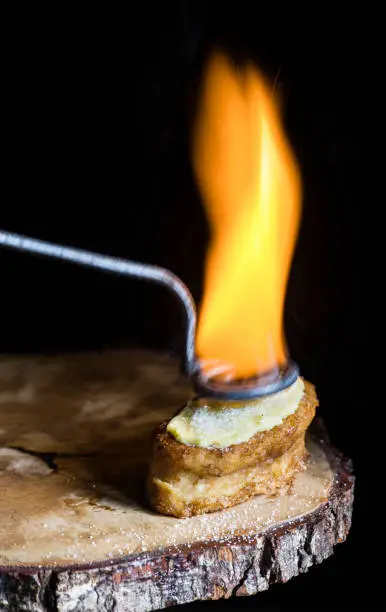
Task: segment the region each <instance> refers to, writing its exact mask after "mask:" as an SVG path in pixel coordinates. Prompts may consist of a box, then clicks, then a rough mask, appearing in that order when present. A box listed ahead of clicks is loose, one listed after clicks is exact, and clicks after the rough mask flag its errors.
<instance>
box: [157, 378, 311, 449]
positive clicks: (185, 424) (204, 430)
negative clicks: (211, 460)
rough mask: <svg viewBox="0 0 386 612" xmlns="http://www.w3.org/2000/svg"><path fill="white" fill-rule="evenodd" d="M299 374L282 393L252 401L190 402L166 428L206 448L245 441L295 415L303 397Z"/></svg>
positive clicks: (185, 439) (302, 384) (189, 442)
mask: <svg viewBox="0 0 386 612" xmlns="http://www.w3.org/2000/svg"><path fill="white" fill-rule="evenodd" d="M303 393H304V383H303V381H302V379H301V378H300V377H299V378H298V379H297V380H296V381H295V382H294V383H293V385H291V386H290V387H288V389H284V390H283V391H280V392H279V393H276V394H273V395H268V396H266V397H263V398H260V399H257V400H254V401H253V402H249V403H246V402H245V403H238V404H231V405H225V404H218V403H217V404H215V403H213V404H212V403H211V404H209V403H207V402H205V401H202V400H201V401H199V402H197V401H194V400H193V401H191V402H189V403H188V404H187V405H186V406H185V408H184V409H183V410H182V411H181V412H180V413H179V414H178V415H177V416H175V417H174V418H173V419H172V420H171V421H170V422H169V424H168V426H167V430H168V431H169V432H170V433H171V434H172V435H173V436H174V437H175V438H176V440H178V441H179V442H182V443H183V444H187V445H191V446H200V447H204V448H213V447H214V448H226V447H228V446H231V445H232V444H241V443H242V442H246V441H247V440H249V439H250V438H251V437H252V436H254V435H255V434H256V433H258V432H260V431H268V430H269V429H272V428H273V427H276V426H277V425H281V423H282V422H283V420H284V419H285V418H286V417H288V416H289V415H291V414H293V413H294V412H295V411H296V409H297V407H298V406H299V402H300V400H301V399H302V397H303Z"/></svg>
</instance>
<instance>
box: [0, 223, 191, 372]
mask: <svg viewBox="0 0 386 612" xmlns="http://www.w3.org/2000/svg"><path fill="white" fill-rule="evenodd" d="M0 246H4V247H8V248H11V249H16V250H18V251H26V252H29V253H34V254H37V255H44V256H46V257H51V258H54V259H62V260H64V261H69V262H71V263H76V264H79V265H82V266H87V267H90V268H99V269H100V270H103V271H104V272H113V273H115V274H123V275H124V276H130V277H132V278H137V279H139V280H147V281H150V282H153V283H156V284H159V285H163V286H164V287H167V288H168V289H169V290H170V291H172V292H173V293H174V294H175V295H177V297H178V298H179V300H180V302H181V303H182V306H183V308H184V311H185V315H186V345H185V363H184V368H185V371H186V373H187V374H189V375H191V374H192V373H193V372H194V370H195V363H196V360H195V337H196V324H197V314H196V306H195V303H194V300H193V297H192V295H191V293H190V291H189V289H188V288H187V286H186V285H185V284H184V283H183V282H182V280H181V279H180V278H178V276H176V275H175V274H173V272H170V271H169V270H166V269H165V268H161V267H159V266H153V265H150V264H143V263H137V262H134V261H130V260H127V259H120V258H118V257H111V256H109V255H101V254H99V253H93V252H91V251H84V250H82V249H74V248H72V247H66V246H61V245H58V244H55V243H52V242H45V241H43V240H37V239H35V238H28V237H27V236H21V235H19V234H15V233H12V232H7V231H4V230H0Z"/></svg>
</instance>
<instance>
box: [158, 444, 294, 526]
mask: <svg viewBox="0 0 386 612" xmlns="http://www.w3.org/2000/svg"><path fill="white" fill-rule="evenodd" d="M305 457H306V450H305V445H304V434H303V435H301V436H299V437H298V439H297V440H296V441H295V442H294V444H293V445H292V447H291V448H289V449H288V450H287V451H286V452H285V453H283V454H282V455H281V456H280V457H277V458H276V459H269V460H267V461H265V462H263V463H260V464H257V465H256V466H253V467H249V468H245V469H242V470H239V471H238V472H234V473H232V474H225V475H224V476H220V477H216V476H214V477H211V478H198V477H197V476H196V475H194V474H192V473H189V472H180V473H175V477H174V478H173V479H172V480H171V481H166V480H163V479H160V478H157V477H154V475H153V474H150V477H149V482H148V495H149V499H150V503H151V506H152V507H153V508H154V510H156V511H157V512H160V513H161V514H165V515H171V516H176V517H189V516H194V515H197V514H204V513H206V512H216V511H218V510H222V509H224V508H229V507H231V506H235V505H236V504H240V503H242V502H244V501H246V500H247V499H250V498H251V497H253V496H255V495H263V494H266V495H273V494H275V493H278V492H287V490H288V488H289V487H290V486H291V484H292V480H293V477H294V475H295V474H296V473H297V472H298V471H300V470H302V469H304V467H305Z"/></svg>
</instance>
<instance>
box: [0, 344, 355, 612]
mask: <svg viewBox="0 0 386 612" xmlns="http://www.w3.org/2000/svg"><path fill="white" fill-rule="evenodd" d="M190 396H191V389H190V385H189V381H186V380H184V379H183V378H182V377H181V376H180V375H179V370H178V364H177V363H176V362H175V361H174V360H173V359H171V358H170V357H168V356H166V355H160V354H154V353H147V352H138V351H136V352H128V351H117V352H111V351H106V352H103V353H99V354H96V353H93V354H82V355H65V356H60V357H56V358H41V357H36V358H34V357H32V358H25V359H20V358H18V359H15V358H3V359H2V360H0V443H1V448H0V491H1V495H0V570H1V574H0V609H2V608H1V606H2V605H4V606H6V607H5V608H4V609H7V610H34V611H35V610H36V611H40V610H61V611H66V612H67V611H68V612H69V611H70V610H71V611H73V610H80V611H88V610H90V611H91V610H99V609H100V610H115V611H121V610H125V611H126V610H136V611H137V610H138V611H141V610H155V609H160V608H163V607H166V606H169V605H173V604H178V603H184V602H188V601H193V600H194V599H216V598H219V597H229V596H230V595H232V594H234V595H245V594H252V593H256V592H257V591H261V590H264V589H266V588H268V586H269V585H270V584H272V583H274V582H280V581H281V582H285V581H286V580H288V579H289V578H291V577H293V576H296V575H297V574H298V573H300V572H303V571H306V570H307V569H308V568H309V567H310V566H311V565H313V564H315V563H319V562H320V561H322V560H323V559H324V558H326V557H328V556H329V555H330V554H332V552H333V547H334V545H335V544H336V543H337V542H341V541H343V540H344V539H345V538H346V536H347V533H348V531H349V528H350V524H351V509H352V497H353V484H354V480H353V477H352V474H351V469H350V463H349V462H347V461H346V460H344V459H343V458H341V457H340V456H339V454H338V453H336V452H335V451H333V450H332V449H331V448H330V447H329V446H328V443H327V442H326V441H325V440H323V436H322V435H321V433H320V431H319V432H317V434H316V436H315V435H314V438H313V439H311V438H310V439H309V440H308V449H309V451H310V457H309V460H308V466H307V470H306V472H303V473H301V474H299V475H298V476H297V477H296V479H295V482H294V486H293V489H292V491H291V494H290V495H286V496H281V497H277V498H266V497H256V498H255V499H253V500H250V501H249V502H246V503H244V504H241V505H239V506H237V507H234V508H231V509H229V510H224V511H222V512H218V513H214V514H208V515H204V516H201V517H193V518H189V519H175V518H172V517H164V516H160V515H158V514H156V513H154V512H152V511H151V510H150V509H149V507H148V505H147V502H146V496H145V493H144V481H145V475H146V469H147V462H148V458H149V450H150V436H151V433H152V431H153V429H154V427H155V425H156V424H157V423H158V422H159V421H161V420H163V419H164V418H168V417H170V416H171V415H172V414H173V413H174V412H175V411H176V410H177V409H178V408H179V406H180V405H182V404H184V403H185V402H186V400H187V399H188V398H189V397H190Z"/></svg>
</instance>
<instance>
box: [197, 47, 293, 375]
mask: <svg viewBox="0 0 386 612" xmlns="http://www.w3.org/2000/svg"><path fill="white" fill-rule="evenodd" d="M193 166H194V170H195V173H196V177H197V182H198V185H199V187H200V190H201V194H202V196H203V200H204V205H205V208H206V212H207V216H208V219H209V223H210V226H211V233H212V239H211V243H210V248H209V252H208V256H207V262H206V271H205V286H204V298H203V303H202V306H201V310H200V316H199V322H198V330H197V344H196V350H197V355H198V357H199V359H200V361H201V364H202V367H203V369H204V371H205V368H207V370H208V368H209V369H210V370H211V373H212V374H211V375H213V374H214V373H215V372H217V374H220V373H221V374H220V377H222V378H224V379H227V380H229V379H236V378H245V377H249V376H254V375H263V374H265V373H267V372H269V371H272V369H273V368H275V369H277V368H278V367H280V366H283V365H285V363H286V361H287V353H286V345H285V338H284V332H283V310H284V302H285V293H286V285H287V280H288V275H289V270H290V264H291V259H292V256H293V250H294V246H295V242H296V238H297V233H298V226H299V221H300V213H301V195H302V194H301V191H302V189H301V180H300V174H299V170H298V167H297V163H296V161H295V158H294V155H293V153H292V150H291V147H290V145H289V143H288V140H287V138H286V135H285V133H284V129H283V127H282V125H281V119H280V114H279V110H278V107H277V104H276V102H275V100H274V98H273V93H272V89H271V88H270V87H269V85H268V84H267V83H266V81H265V79H264V78H263V76H262V75H261V74H260V72H259V71H258V70H257V68H256V67H254V66H253V65H252V64H249V65H246V66H244V68H243V69H236V68H235V67H234V66H233V65H232V64H231V62H230V61H229V60H228V59H227V58H226V57H225V56H224V55H222V54H219V53H217V54H215V55H214V56H213V57H212V58H211V60H210V62H209V66H208V68H207V71H206V75H205V78H204V82H203V91H202V97H201V99H200V104H199V109H198V114H197V120H196V124H195V130H194V134H193ZM205 364H206V365H205Z"/></svg>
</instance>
